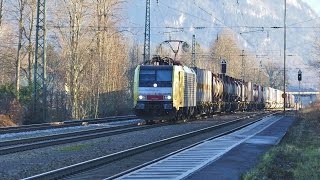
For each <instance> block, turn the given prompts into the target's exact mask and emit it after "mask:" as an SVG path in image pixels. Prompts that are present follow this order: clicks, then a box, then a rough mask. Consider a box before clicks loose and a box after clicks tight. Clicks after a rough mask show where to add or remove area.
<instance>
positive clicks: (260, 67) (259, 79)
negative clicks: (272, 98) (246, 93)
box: [258, 61, 262, 85]
mask: <svg viewBox="0 0 320 180" xmlns="http://www.w3.org/2000/svg"><path fill="white" fill-rule="evenodd" d="M261 69H262V62H261V61H260V64H259V77H258V82H259V84H260V85H261Z"/></svg>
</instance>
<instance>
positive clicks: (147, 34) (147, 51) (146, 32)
mask: <svg viewBox="0 0 320 180" xmlns="http://www.w3.org/2000/svg"><path fill="white" fill-rule="evenodd" d="M143 53H144V57H143V61H144V62H146V61H149V60H150V0H146V20H145V27H144V50H143Z"/></svg>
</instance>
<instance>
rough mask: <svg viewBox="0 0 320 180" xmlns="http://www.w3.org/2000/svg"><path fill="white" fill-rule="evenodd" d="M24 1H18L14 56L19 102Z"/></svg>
mask: <svg viewBox="0 0 320 180" xmlns="http://www.w3.org/2000/svg"><path fill="white" fill-rule="evenodd" d="M25 5H26V0H19V1H18V26H19V28H18V48H17V56H16V98H17V100H19V93H20V68H21V50H22V35H23V32H24V26H23V23H24V22H23V20H24V9H25Z"/></svg>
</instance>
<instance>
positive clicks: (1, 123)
mask: <svg viewBox="0 0 320 180" xmlns="http://www.w3.org/2000/svg"><path fill="white" fill-rule="evenodd" d="M7 126H16V124H15V123H14V122H13V121H12V120H11V119H10V117H9V116H8V115H3V114H0V127H7Z"/></svg>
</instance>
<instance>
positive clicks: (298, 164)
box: [242, 104, 320, 180]
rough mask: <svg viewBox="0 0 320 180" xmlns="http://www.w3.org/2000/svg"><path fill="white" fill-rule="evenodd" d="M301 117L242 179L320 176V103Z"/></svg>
mask: <svg viewBox="0 0 320 180" xmlns="http://www.w3.org/2000/svg"><path fill="white" fill-rule="evenodd" d="M300 117H301V118H300V119H298V120H297V121H296V122H295V124H294V125H293V127H291V128H290V130H289V131H288V133H287V135H286V136H285V138H284V139H283V141H282V142H281V143H280V144H279V145H278V146H276V147H274V148H272V149H271V150H270V151H269V152H268V153H266V154H265V155H264V156H263V157H262V160H261V162H260V163H259V164H258V165H257V167H255V168H254V169H253V170H252V171H250V172H249V173H247V174H245V175H244V176H243V177H242V178H243V179H246V180H247V179H320V136H319V135H320V104H315V105H313V106H311V107H309V108H307V109H304V110H303V111H302V112H301V114H300Z"/></svg>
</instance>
